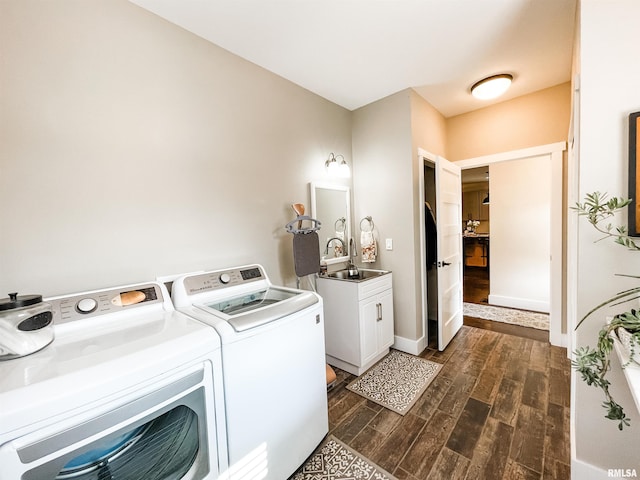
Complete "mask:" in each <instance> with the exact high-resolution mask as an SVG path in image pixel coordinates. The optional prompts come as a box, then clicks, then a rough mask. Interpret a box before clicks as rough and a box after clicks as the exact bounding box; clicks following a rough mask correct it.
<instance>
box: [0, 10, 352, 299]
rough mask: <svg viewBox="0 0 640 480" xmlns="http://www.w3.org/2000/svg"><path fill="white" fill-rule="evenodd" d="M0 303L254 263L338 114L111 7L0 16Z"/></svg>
mask: <svg viewBox="0 0 640 480" xmlns="http://www.w3.org/2000/svg"><path fill="white" fill-rule="evenodd" d="M0 58H2V66H1V67H0V85H2V87H1V88H0V105H1V106H2V107H1V108H0V145H1V148H0V225H1V226H0V292H9V291H19V292H23V293H41V294H44V295H53V294H59V293H66V292H74V291H79V290H85V289H90V288H99V287H104V286H112V285H117V284H121V283H129V282H137V281H148V280H151V279H153V278H155V277H156V276H157V275H168V274H175V273H179V272H185V271H190V270H195V269H202V268H223V267H226V266H231V265H239V264H245V263H252V262H260V263H263V264H264V265H265V267H266V269H267V272H268V273H269V274H270V275H271V277H272V280H273V281H274V282H276V283H286V284H289V285H293V284H295V276H294V275H295V274H294V269H293V258H292V257H293V256H292V250H291V242H292V238H291V235H290V234H288V233H286V232H285V230H284V225H285V224H286V223H287V222H288V221H290V220H291V219H293V218H294V213H293V210H292V209H291V207H290V205H291V204H292V203H298V202H299V203H305V204H307V208H309V192H308V182H309V181H323V182H327V181H329V179H328V178H327V177H326V174H325V172H324V160H325V159H326V158H327V156H328V154H329V152H335V153H336V154H342V155H344V156H345V158H346V160H347V161H348V162H349V163H351V158H350V157H351V113H350V112H348V111H347V110H345V109H343V108H341V107H338V106H336V105H334V104H332V103H330V102H328V101H326V100H324V99H322V98H320V97H318V96H316V95H313V94H311V93H310V92H308V91H306V90H304V89H302V88H300V87H297V86H295V85H293V84H292V83H290V82H288V81H286V80H284V79H282V78H280V77H278V76H276V75H273V74H272V73H270V72H267V71H266V70H263V69H261V68H259V67H256V66H255V65H253V64H251V63H249V62H246V61H244V60H242V59H240V58H238V57H236V56H234V55H231V54H229V53H228V52H226V51H224V50H222V49H220V48H218V47H216V46H214V45H212V44H210V43H208V42H206V41H204V40H202V39H200V38H198V37H196V36H195V35H192V34H190V33H188V32H186V31H184V30H182V29H181V28H179V27H176V26H174V25H172V24H169V23H168V22H166V21H164V20H162V19H160V18H159V17H157V16H155V15H153V14H151V13H149V12H147V11H146V10H143V9H141V8H139V7H137V6H135V5H133V4H131V3H129V2H127V1H125V0H92V1H91V2H85V1H80V0H60V1H56V2H42V1H39V0H7V1H2V2H0Z"/></svg>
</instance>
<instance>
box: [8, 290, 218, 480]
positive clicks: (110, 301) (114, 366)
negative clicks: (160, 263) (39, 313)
mask: <svg viewBox="0 0 640 480" xmlns="http://www.w3.org/2000/svg"><path fill="white" fill-rule="evenodd" d="M47 302H48V303H49V304H51V307H52V312H53V322H54V325H55V327H54V328H55V340H54V341H53V342H52V343H51V344H50V345H49V346H47V347H45V348H44V349H42V350H40V351H38V352H37V353H34V354H32V355H28V356H25V357H21V358H16V359H12V360H6V361H3V362H0V479H1V480H16V479H22V480H53V479H74V480H98V479H111V478H114V479H116V478H117V479H128V480H134V479H135V480H142V479H144V480H154V479H157V480H161V479H169V478H170V479H193V480H201V479H216V478H218V477H219V476H221V472H225V471H226V470H227V463H226V459H227V452H226V438H225V436H226V435H225V431H224V426H225V420H224V406H223V405H222V402H223V390H222V366H221V356H220V339H219V337H218V335H217V334H216V333H215V331H214V330H213V329H211V328H209V327H206V326H204V325H202V324H201V323H199V322H196V321H194V320H193V319H192V318H189V317H188V316H186V315H183V314H181V313H179V312H177V311H175V309H174V307H173V304H172V303H171V300H170V298H169V294H168V292H167V289H166V288H165V287H164V285H162V284H159V283H147V284H142V285H133V286H127V287H119V288H112V289H108V290H99V291H92V292H86V293H82V294H75V295H70V296H62V297H55V298H50V299H48V300H47Z"/></svg>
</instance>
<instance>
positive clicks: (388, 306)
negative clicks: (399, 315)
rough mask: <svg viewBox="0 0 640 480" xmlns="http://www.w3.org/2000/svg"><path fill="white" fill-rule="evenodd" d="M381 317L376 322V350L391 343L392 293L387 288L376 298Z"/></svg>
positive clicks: (387, 346)
mask: <svg viewBox="0 0 640 480" xmlns="http://www.w3.org/2000/svg"><path fill="white" fill-rule="evenodd" d="M377 300H378V304H379V305H380V307H378V308H379V309H380V313H381V319H380V320H377V323H378V352H381V351H382V350H384V349H386V348H389V347H390V346H391V345H393V341H394V337H393V294H392V291H391V290H389V291H387V292H384V293H381V294H380V295H379V296H378V298H377Z"/></svg>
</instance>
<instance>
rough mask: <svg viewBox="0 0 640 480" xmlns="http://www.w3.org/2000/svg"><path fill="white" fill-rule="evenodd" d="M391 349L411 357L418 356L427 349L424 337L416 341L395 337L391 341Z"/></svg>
mask: <svg viewBox="0 0 640 480" xmlns="http://www.w3.org/2000/svg"><path fill="white" fill-rule="evenodd" d="M393 348H395V349H396V350H400V351H401V352H404V353H409V354H411V355H420V354H421V353H422V352H423V351H424V349H425V348H427V342H426V340H425V336H424V335H423V336H422V337H420V338H419V339H417V340H410V339H408V338H404V337H399V336H398V335H396V336H394V340H393Z"/></svg>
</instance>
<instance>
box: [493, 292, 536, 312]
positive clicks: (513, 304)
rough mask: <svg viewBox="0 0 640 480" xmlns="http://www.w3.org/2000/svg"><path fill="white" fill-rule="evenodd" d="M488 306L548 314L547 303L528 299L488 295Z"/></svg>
mask: <svg viewBox="0 0 640 480" xmlns="http://www.w3.org/2000/svg"><path fill="white" fill-rule="evenodd" d="M489 304H490V305H495V306H497V307H507V308H519V309H521V310H530V311H533V312H541V313H549V302H541V301H537V300H531V299H530V298H518V297H507V296H505V295H489Z"/></svg>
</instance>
